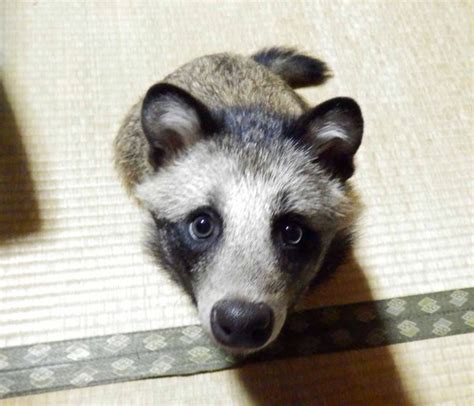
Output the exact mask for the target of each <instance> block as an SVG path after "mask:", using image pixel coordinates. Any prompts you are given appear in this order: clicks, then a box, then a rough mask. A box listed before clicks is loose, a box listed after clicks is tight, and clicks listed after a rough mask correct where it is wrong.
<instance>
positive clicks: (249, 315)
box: [211, 299, 273, 348]
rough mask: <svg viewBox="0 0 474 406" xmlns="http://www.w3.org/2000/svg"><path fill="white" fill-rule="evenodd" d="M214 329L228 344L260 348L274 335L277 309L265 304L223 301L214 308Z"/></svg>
mask: <svg viewBox="0 0 474 406" xmlns="http://www.w3.org/2000/svg"><path fill="white" fill-rule="evenodd" d="M211 328H212V333H213V334H214V337H215V338H216V340H217V341H219V342H220V343H222V344H224V345H226V346H228V347H239V348H257V347H260V346H262V345H263V344H265V343H266V342H267V340H268V339H269V338H270V335H271V333H272V329H273V312H272V309H271V308H270V306H268V305H266V304H265V303H251V302H245V301H243V300H238V299H232V300H219V301H218V302H217V303H216V304H215V305H214V307H213V308H212V310H211Z"/></svg>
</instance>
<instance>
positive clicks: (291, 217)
mask: <svg viewBox="0 0 474 406" xmlns="http://www.w3.org/2000/svg"><path fill="white" fill-rule="evenodd" d="M271 235H272V240H273V245H274V247H275V250H276V252H277V257H278V261H279V263H280V267H281V269H282V270H283V271H284V272H290V273H292V274H297V273H299V271H300V270H301V269H302V268H303V267H304V266H305V265H307V264H308V263H309V262H312V261H314V260H316V259H317V258H318V257H319V255H320V253H321V238H320V234H319V232H317V231H316V230H314V229H313V227H311V226H310V225H309V223H308V222H307V221H306V220H305V219H304V218H303V217H302V216H300V215H297V214H293V213H288V214H282V215H279V216H277V217H276V218H275V219H274V220H273V224H272V233H271Z"/></svg>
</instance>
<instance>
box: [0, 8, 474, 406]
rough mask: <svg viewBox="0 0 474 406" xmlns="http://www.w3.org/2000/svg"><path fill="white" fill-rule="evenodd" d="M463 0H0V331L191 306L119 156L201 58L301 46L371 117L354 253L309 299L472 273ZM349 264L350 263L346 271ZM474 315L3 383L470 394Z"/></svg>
mask: <svg viewBox="0 0 474 406" xmlns="http://www.w3.org/2000/svg"><path fill="white" fill-rule="evenodd" d="M473 10H474V3H473V2H471V1H408V2H398V1H388V0H386V1H378V2H369V1H357V2H356V1H307V2H301V1H286V2H282V1H278V2H274V1H244V2H237V1H222V2H217V1H215V2H213V1H200V2H194V1H171V0H168V1H162V2H157V1H152V0H150V1H148V2H147V1H125V0H124V1H119V0H117V1H92V0H91V1H76V2H72V1H60V0H57V1H53V0H51V1H46V0H37V1H33V0H32V1H22V0H15V1H11V0H0V68H1V71H0V74H1V76H0V86H1V87H0V97H1V105H2V109H1V111H0V114H1V115H0V130H1V132H0V349H1V348H3V347H11V346H18V345H27V344H34V343H42V342H49V341H58V340H66V339H72V338H82V337H91V336H98V335H104V334H115V333H126V332H132V331H140V330H148V329H159V328H165V327H177V326H183V325H187V324H195V323H197V322H198V320H197V317H196V314H195V312H194V309H193V307H192V306H191V304H190V302H189V301H188V299H187V298H186V297H185V296H184V295H183V294H182V293H181V291H180V290H179V289H178V288H177V287H175V286H174V285H173V284H172V283H170V282H169V281H168V279H167V278H166V277H165V275H164V274H163V273H161V272H159V271H157V270H156V268H155V267H154V266H153V265H152V264H151V263H150V261H149V260H148V258H147V257H146V256H145V255H144V253H143V252H142V248H141V245H140V240H141V227H140V213H139V210H138V209H137V208H136V207H135V206H133V204H132V203H131V202H130V201H129V200H128V199H127V197H126V196H125V193H124V191H123V190H122V188H121V186H120V184H119V182H118V180H117V177H116V174H115V172H114V170H113V166H112V148H111V143H112V140H113V137H114V136H115V133H116V131H117V128H118V126H119V123H120V121H121V119H122V118H123V116H124V114H125V113H126V111H127V109H128V108H129V106H130V105H131V104H132V103H133V102H135V101H136V99H137V98H138V97H139V96H140V95H141V94H143V93H144V92H145V91H146V89H147V87H148V86H149V85H150V84H152V83H153V82H155V81H157V80H159V79H160V78H162V77H163V76H164V75H166V74H167V73H169V72H171V71H172V70H173V69H175V68H176V67H178V66H179V65H181V64H183V63H185V62H187V61H189V60H190V59H192V58H194V57H197V56H200V55H203V54H209V53H213V52H221V51H233V52H239V53H244V54H248V53H251V52H253V51H255V50H258V49H259V48H261V47H263V46H268V45H282V44H283V45H290V46H297V47H299V48H301V49H302V50H304V51H307V52H308V53H310V54H313V55H317V56H319V57H320V58H321V59H323V60H325V61H327V63H328V64H329V66H330V67H331V68H332V70H333V72H334V78H332V79H331V80H330V81H329V82H327V83H326V84H324V85H323V86H321V87H318V88H314V89H307V90H304V91H303V92H302V93H303V94H304V96H305V97H307V98H308V99H309V100H310V101H311V102H312V103H314V104H316V103H318V102H320V101H323V100H325V99H327V98H330V97H335V96H341V95H346V96H351V97H353V98H355V99H356V100H358V102H359V103H360V105H361V107H362V110H363V113H364V116H365V120H366V131H365V139H364V142H363V146H362V148H361V150H360V152H359V154H358V160H357V164H358V171H357V175H356V176H355V178H354V184H355V185H356V187H357V189H358V191H359V194H360V195H361V199H362V201H363V203H364V205H365V210H364V216H363V218H362V219H361V222H360V229H359V230H360V238H359V241H358V243H357V245H356V247H355V261H356V263H352V264H350V265H348V266H346V267H343V269H342V270H341V272H339V273H338V274H337V275H336V276H335V278H334V279H332V280H331V281H329V282H328V283H326V284H324V285H322V286H320V287H319V288H318V289H317V290H316V291H315V292H314V294H313V295H312V296H311V297H310V298H308V300H307V301H306V303H305V306H328V305H336V304H344V303H352V302H358V301H367V300H369V301H370V300H374V299H386V298H392V297H400V296H406V295H412V294H418V293H429V292H434V291H442V290H451V289H463V288H467V287H472V286H473V285H474V276H473V269H474V267H473V258H474V255H473V230H474V227H473V218H474V215H473V214H474V213H473V207H474V201H473V200H474V199H473V197H474V195H473V194H474V185H473V179H474V177H473V170H474V166H473V156H474V155H473V152H474V151H473V123H472V117H473V111H472V106H473V100H472V95H473V90H474V89H473V72H474V70H473V64H472V58H473V51H474V49H473V48H474V47H473V32H472V27H473V24H472V21H474V12H473ZM344 271H346V272H344ZM473 365H474V335H473V334H465V335H460V336H452V337H444V338H437V339H434V340H427V341H417V342H412V343H408V344H399V345H394V346H388V347H380V348H376V349H370V350H363V351H356V352H338V353H335V354H325V355H317V356H313V357H307V358H298V359H292V360H289V361H288V360H287V361H274V362H268V363H260V364H255V365H251V366H247V367H244V368H240V369H237V370H230V371H222V372H214V373H208V374H198V375H194V376H190V377H170V378H160V379H153V380H146V381H136V382H127V383H120V384H112V385H107V386H98V387H91V388H83V389H76V390H69V391H62V392H52V393H45V394H40V395H33V396H26V397H18V398H12V399H10V400H4V401H3V402H4V404H5V405H50V404H51V405H52V404H55V405H56V404H74V405H75V404H85V405H90V404H137V405H141V404H160V405H168V404H172V405H174V404H176V405H201V404H202V405H213V404H216V405H241V404H258V405H267V404H280V403H281V404H295V405H301V404H329V405H332V404H356V403H361V404H362V403H363V404H379V403H380V404H382V403H383V404H387V403H388V404H416V405H418V404H420V405H421V404H426V405H432V404H441V403H444V402H446V403H448V404H469V403H470V402H472V401H474V400H473V399H474V381H473V376H474V372H473Z"/></svg>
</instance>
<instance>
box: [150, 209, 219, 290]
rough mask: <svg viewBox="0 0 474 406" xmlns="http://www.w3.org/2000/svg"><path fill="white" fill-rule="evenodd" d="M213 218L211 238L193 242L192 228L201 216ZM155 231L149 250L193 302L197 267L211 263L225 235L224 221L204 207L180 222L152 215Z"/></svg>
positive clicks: (152, 232)
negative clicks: (214, 252)
mask: <svg viewBox="0 0 474 406" xmlns="http://www.w3.org/2000/svg"><path fill="white" fill-rule="evenodd" d="M202 213H205V214H206V216H208V218H212V222H213V230H212V235H211V236H208V238H204V239H202V240H201V239H199V240H196V239H194V238H193V237H192V236H191V235H190V233H189V226H190V223H192V221H194V220H195V219H196V218H197V217H199V215H200V214H202ZM150 214H151V216H152V218H153V221H154V228H153V229H152V230H151V233H150V236H149V238H148V243H147V246H148V250H149V251H150V253H151V254H152V256H153V257H154V258H155V260H156V261H157V262H158V263H159V264H160V265H161V266H162V267H163V268H164V269H165V270H166V271H167V272H168V273H169V274H170V276H171V277H172V278H173V279H175V280H176V281H177V282H178V283H179V284H180V285H181V286H183V287H184V289H185V290H186V292H187V293H188V294H190V295H191V297H192V298H193V299H194V294H193V289H192V283H193V281H194V280H195V278H196V274H195V272H194V271H195V269H196V264H198V263H202V262H203V261H208V260H209V257H210V255H212V252H213V251H214V248H215V247H216V245H217V244H218V242H219V240H220V238H219V237H220V236H221V233H222V220H221V217H220V216H219V215H218V213H217V212H215V211H214V210H213V209H212V208H210V207H203V208H200V209H198V210H195V211H193V212H191V213H189V215H188V216H186V218H184V219H182V220H180V221H170V220H168V219H165V218H160V217H159V216H157V215H156V214H155V213H153V212H151V213H150Z"/></svg>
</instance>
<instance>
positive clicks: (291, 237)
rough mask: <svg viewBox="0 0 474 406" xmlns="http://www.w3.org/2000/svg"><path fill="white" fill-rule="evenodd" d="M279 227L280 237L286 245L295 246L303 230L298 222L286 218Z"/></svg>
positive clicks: (299, 240)
mask: <svg viewBox="0 0 474 406" xmlns="http://www.w3.org/2000/svg"><path fill="white" fill-rule="evenodd" d="M280 227H281V228H280V233H281V238H282V240H283V242H284V243H285V244H286V245H288V246H295V245H298V244H299V243H300V242H301V241H302V240H303V236H304V231H303V228H302V227H301V226H300V225H299V224H298V223H296V222H294V221H291V220H287V221H285V222H283V223H282V224H281V226H280Z"/></svg>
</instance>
